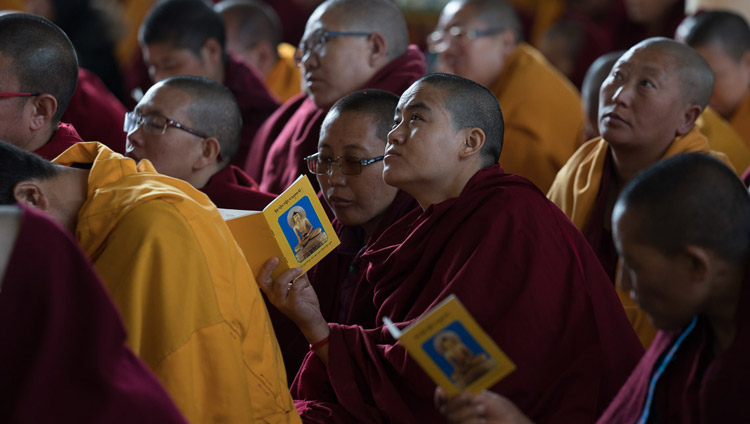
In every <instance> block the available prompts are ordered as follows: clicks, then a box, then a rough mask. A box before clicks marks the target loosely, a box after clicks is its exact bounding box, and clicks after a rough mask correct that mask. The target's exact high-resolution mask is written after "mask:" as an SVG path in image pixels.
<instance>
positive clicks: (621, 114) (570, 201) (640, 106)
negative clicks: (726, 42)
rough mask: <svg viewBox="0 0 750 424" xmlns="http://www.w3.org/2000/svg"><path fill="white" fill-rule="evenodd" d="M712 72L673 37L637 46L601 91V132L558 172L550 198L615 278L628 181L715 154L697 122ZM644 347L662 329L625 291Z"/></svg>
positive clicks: (629, 311)
mask: <svg viewBox="0 0 750 424" xmlns="http://www.w3.org/2000/svg"><path fill="white" fill-rule="evenodd" d="M712 87H713V74H712V73H711V68H710V67H709V66H708V63H706V61H705V60H704V59H703V58H702V57H701V56H700V55H699V54H698V53H696V52H695V51H694V50H693V49H691V48H690V47H688V46H686V45H684V44H681V43H679V42H677V41H674V40H671V39H667V38H650V39H648V40H645V41H643V42H641V43H638V44H636V45H635V46H633V47H632V48H631V49H630V50H628V51H627V52H625V54H623V55H622V56H621V57H620V59H618V60H617V62H616V63H615V65H614V67H613V68H612V71H611V72H610V74H609V76H608V77H607V79H606V80H604V83H602V86H601V89H600V94H599V132H600V133H601V137H598V138H595V139H593V140H590V141H588V142H587V143H586V144H584V145H583V146H581V148H580V149H578V151H577V152H576V153H575V155H573V157H571V158H570V160H569V161H568V163H566V164H565V166H564V167H563V169H561V170H560V173H559V174H557V177H556V178H555V182H554V183H553V184H552V187H551V188H550V191H549V193H548V194H547V195H548V197H549V198H550V199H551V200H552V201H553V202H555V203H556V204H557V205H558V206H559V207H560V208H561V209H562V210H563V212H565V214H566V215H568V216H569V217H570V219H571V220H572V221H573V223H574V224H575V225H576V227H578V228H579V229H580V230H581V232H583V234H584V236H585V237H586V239H587V240H588V241H589V244H591V247H592V248H593V249H594V251H596V254H597V256H598V257H599V260H600V261H601V263H602V265H603V266H604V269H605V270H606V271H607V273H608V274H609V276H610V278H611V279H612V280H613V281H614V280H615V274H616V270H617V262H618V260H619V255H618V254H617V251H616V250H615V246H614V243H613V242H612V232H611V227H610V225H609V223H610V222H611V220H610V217H611V215H612V208H613V207H614V202H615V200H616V199H617V195H618V194H619V192H620V189H621V188H622V186H623V185H624V184H625V183H627V182H628V181H629V180H630V179H631V178H633V176H635V174H637V173H638V172H640V171H642V170H643V169H645V168H647V167H648V166H650V165H652V164H654V163H655V162H657V161H659V160H662V159H665V158H668V157H671V156H674V155H677V154H680V153H687V152H704V153H710V154H713V155H716V156H717V157H721V158H722V159H723V160H725V161H726V162H727V163H729V162H728V159H727V158H726V156H725V155H724V154H722V153H718V152H713V151H712V150H711V149H710V147H709V144H708V140H707V139H706V137H705V136H703V134H701V132H700V130H699V129H698V128H696V127H695V121H696V120H697V119H698V117H699V116H700V115H701V113H702V112H703V109H704V108H705V107H706V105H707V104H708V101H709V99H710V98H711V90H712ZM620 294H621V298H622V300H623V302H624V304H625V308H626V311H627V312H628V314H629V317H630V319H631V322H632V323H633V326H634V327H635V329H636V332H637V333H638V335H639V337H640V339H641V341H642V342H643V344H644V346H648V344H649V343H650V341H651V339H653V337H654V334H655V332H656V330H655V329H654V328H653V326H652V325H651V324H650V323H649V322H648V320H647V319H646V316H645V314H644V313H643V311H641V310H640V309H638V307H637V305H635V304H634V303H633V302H632V301H631V300H630V299H629V297H628V296H627V294H626V293H620Z"/></svg>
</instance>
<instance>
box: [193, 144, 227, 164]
mask: <svg viewBox="0 0 750 424" xmlns="http://www.w3.org/2000/svg"><path fill="white" fill-rule="evenodd" d="M201 147H202V149H201V155H200V158H198V160H197V161H196V162H195V163H194V164H193V171H199V170H201V169H203V168H205V167H207V166H210V165H218V164H219V163H221V161H222V159H221V144H220V143H219V140H217V139H216V138H215V137H209V138H205V139H203V141H202V142H201Z"/></svg>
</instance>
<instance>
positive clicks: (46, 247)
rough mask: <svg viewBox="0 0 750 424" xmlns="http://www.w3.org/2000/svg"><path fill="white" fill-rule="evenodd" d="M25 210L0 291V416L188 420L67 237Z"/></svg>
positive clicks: (36, 420)
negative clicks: (131, 342) (136, 350)
mask: <svg viewBox="0 0 750 424" xmlns="http://www.w3.org/2000/svg"><path fill="white" fill-rule="evenodd" d="M22 209H23V215H22V216H21V224H20V230H19V233H18V235H17V238H16V242H15V246H14V248H13V251H12V253H11V257H10V262H9V264H8V268H7V269H6V272H5V276H4V278H3V279H2V287H1V289H2V291H0V339H2V341H3V342H2V345H3V348H2V349H0V375H2V378H0V422H3V423H7V424H13V423H53V422H61V423H62V422H65V423H113V424H116V423H134V422H137V423H142V424H147V423H155V424H156V423H186V422H187V421H185V419H184V418H182V416H181V415H180V413H179V412H178V410H177V407H176V406H175V405H174V403H173V402H172V400H171V399H170V398H169V396H168V395H167V392H166V391H165V390H164V389H163V388H162V387H161V384H160V383H159V381H158V380H157V379H156V377H155V376H154V375H153V374H151V371H149V370H148V367H147V366H146V365H145V364H144V363H142V362H141V361H140V360H139V359H138V358H137V357H136V356H135V355H134V354H133V352H132V351H131V350H130V349H129V348H128V347H127V346H126V345H125V328H124V327H123V324H122V321H121V320H120V316H119V315H118V313H117V311H116V310H115V306H114V304H113V303H112V300H110V298H109V296H108V294H107V293H106V291H105V289H104V287H103V286H102V283H101V281H100V280H99V278H98V276H97V275H96V274H95V273H94V270H93V268H92V266H91V264H90V263H89V261H88V260H87V259H86V258H85V257H84V255H83V252H81V249H80V248H79V247H78V245H77V244H76V242H75V241H74V240H73V238H72V237H71V236H70V235H68V234H67V232H66V231H65V230H63V229H62V228H60V227H59V226H58V225H57V224H55V223H53V222H52V221H51V220H50V219H49V218H48V217H46V216H44V215H43V214H42V213H41V212H36V211H34V210H32V209H28V208H22Z"/></svg>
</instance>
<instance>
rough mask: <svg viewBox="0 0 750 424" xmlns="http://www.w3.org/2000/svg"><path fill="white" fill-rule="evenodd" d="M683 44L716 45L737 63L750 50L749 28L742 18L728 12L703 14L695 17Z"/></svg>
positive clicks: (695, 45) (694, 45) (697, 45)
mask: <svg viewBox="0 0 750 424" xmlns="http://www.w3.org/2000/svg"><path fill="white" fill-rule="evenodd" d="M685 43H687V44H688V45H689V46H691V47H702V46H705V45H708V44H717V45H719V46H721V48H722V49H723V50H724V51H725V52H726V53H727V54H728V55H729V56H730V57H731V58H732V59H734V61H735V62H739V61H740V59H741V58H742V55H743V54H745V52H747V51H748V50H750V26H749V25H748V23H747V21H745V18H743V17H742V16H740V15H738V14H736V13H732V12H728V11H713V12H705V13H701V14H700V15H698V16H696V17H695V22H694V23H693V26H692V27H691V28H690V31H689V32H688V34H687V36H685Z"/></svg>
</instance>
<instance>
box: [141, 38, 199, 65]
mask: <svg viewBox="0 0 750 424" xmlns="http://www.w3.org/2000/svg"><path fill="white" fill-rule="evenodd" d="M145 49H146V51H147V53H148V58H149V60H151V61H153V60H154V59H160V58H164V57H167V56H170V57H175V56H183V55H189V56H196V55H195V54H194V53H193V52H192V51H191V50H190V49H188V48H181V47H177V46H175V44H174V43H171V42H163V43H151V44H147V45H146V46H145ZM196 57H197V56H196Z"/></svg>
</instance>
